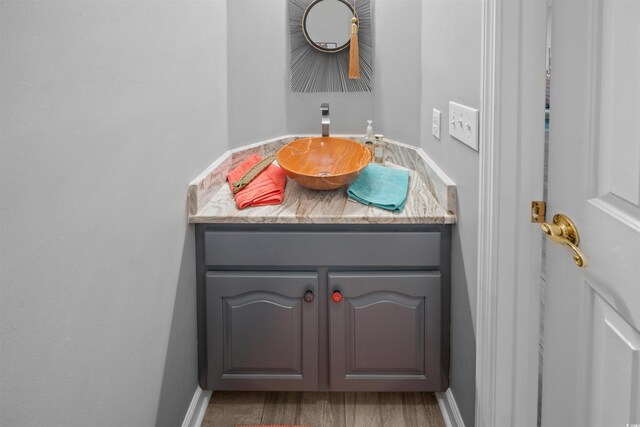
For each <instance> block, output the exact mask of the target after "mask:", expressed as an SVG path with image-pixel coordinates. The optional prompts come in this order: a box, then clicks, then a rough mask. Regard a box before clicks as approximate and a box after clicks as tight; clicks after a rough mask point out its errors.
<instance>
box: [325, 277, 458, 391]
mask: <svg viewBox="0 0 640 427" xmlns="http://www.w3.org/2000/svg"><path fill="white" fill-rule="evenodd" d="M335 291H339V292H341V294H342V301H340V302H334V301H331V302H330V309H329V313H330V318H329V322H330V354H331V366H330V372H331V389H332V390H334V391H359V390H385V391H418V390H419V391H427V390H429V391H431V390H442V389H443V387H444V386H445V384H446V379H443V378H442V369H441V364H440V362H441V357H440V354H441V345H440V344H441V337H440V326H441V310H440V301H441V300H440V296H441V295H440V292H441V289H440V273H439V272H416V273H403V272H394V273H380V272H375V273H330V274H329V292H330V293H333V292H335Z"/></svg>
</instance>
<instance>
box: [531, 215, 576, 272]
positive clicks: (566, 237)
mask: <svg viewBox="0 0 640 427" xmlns="http://www.w3.org/2000/svg"><path fill="white" fill-rule="evenodd" d="M540 228H541V229H542V232H543V233H544V234H546V235H547V236H549V237H550V238H551V240H553V241H555V242H558V243H562V244H563V245H567V246H569V247H570V248H571V250H572V251H573V253H574V255H573V260H574V261H575V263H576V265H577V266H578V267H586V266H587V259H586V257H585V256H584V253H582V251H581V250H580V248H578V246H579V245H580V235H579V234H578V229H577V228H576V226H575V224H574V223H573V221H571V219H570V218H569V217H568V216H566V215H563V214H556V215H554V216H553V223H551V224H549V223H548V222H543V223H542V224H540Z"/></svg>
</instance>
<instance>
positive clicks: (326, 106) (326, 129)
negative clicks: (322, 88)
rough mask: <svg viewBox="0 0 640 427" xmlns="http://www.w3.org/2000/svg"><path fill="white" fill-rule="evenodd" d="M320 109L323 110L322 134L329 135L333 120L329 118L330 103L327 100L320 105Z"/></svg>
mask: <svg viewBox="0 0 640 427" xmlns="http://www.w3.org/2000/svg"><path fill="white" fill-rule="evenodd" d="M320 111H321V112H322V136H323V137H328V136H329V126H330V125H331V120H330V119H329V103H327V102H325V103H323V104H322V105H320Z"/></svg>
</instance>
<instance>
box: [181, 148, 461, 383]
mask: <svg viewBox="0 0 640 427" xmlns="http://www.w3.org/2000/svg"><path fill="white" fill-rule="evenodd" d="M293 139H295V137H283V138H278V139H274V140H270V141H265V142H264V143H260V144H256V145H253V146H249V147H245V148H242V149H239V150H236V151H233V152H228V153H226V154H225V155H224V156H222V157H221V158H220V159H218V161H216V162H215V163H214V164H213V165H212V166H211V167H210V168H208V169H207V170H206V171H204V172H203V173H202V174H201V175H200V176H199V177H198V178H196V180H194V181H193V182H192V184H191V186H190V192H189V200H190V222H192V223H195V224H196V244H197V247H196V253H197V280H198V284H197V286H198V292H197V298H198V344H199V380H200V385H201V387H202V388H203V389H212V390H274V391H275V390H287V391H312V390H319V391H361V390H362V391H365V390H366V391H444V390H446V389H447V387H448V381H449V305H450V303H449V296H450V252H451V251H450V240H451V236H450V233H451V230H450V228H451V224H453V223H454V222H455V185H454V184H453V183H452V182H451V181H450V180H449V179H448V178H447V177H446V175H444V174H443V173H442V171H440V170H439V169H438V168H437V166H436V165H435V164H433V162H431V160H430V159H429V158H428V157H427V156H426V155H425V154H424V153H422V152H421V150H417V149H415V148H413V147H410V146H406V145H404V144H400V143H396V142H393V141H389V142H388V150H387V155H388V158H387V161H388V162H393V163H395V164H396V165H399V166H402V167H406V168H408V169H410V170H411V178H410V182H411V184H410V191H409V197H408V199H407V203H406V206H405V208H404V210H403V211H402V212H400V213H392V212H388V211H384V210H381V209H377V208H371V207H368V206H364V205H360V204H358V203H355V202H351V201H348V200H347V198H346V191H345V189H338V190H333V191H314V190H309V189H306V188H304V187H301V186H299V185H297V184H296V183H295V182H293V181H289V182H288V184H287V190H286V192H285V200H284V202H283V204H282V205H278V206H265V207H258V208H248V209H244V210H242V211H240V210H238V209H236V208H235V204H234V202H233V198H232V196H231V191H230V190H229V188H228V185H227V184H226V183H225V182H224V176H226V173H227V172H228V171H229V170H231V169H232V168H233V167H234V166H235V165H236V164H238V163H239V162H241V161H242V160H243V159H244V158H246V157H247V156H248V155H250V154H253V153H257V154H260V155H263V156H265V155H269V154H271V153H273V152H274V151H275V150H277V148H279V147H280V146H281V145H283V144H285V143H287V142H288V141H291V140H293Z"/></svg>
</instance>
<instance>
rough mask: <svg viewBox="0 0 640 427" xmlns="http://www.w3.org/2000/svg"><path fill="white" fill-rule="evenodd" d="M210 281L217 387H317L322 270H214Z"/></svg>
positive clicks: (210, 333) (210, 338) (210, 325)
mask: <svg viewBox="0 0 640 427" xmlns="http://www.w3.org/2000/svg"><path fill="white" fill-rule="evenodd" d="M206 282H207V306H208V307H209V308H210V312H209V316H208V325H207V326H208V329H207V330H208V334H207V341H208V342H209V343H215V344H214V345H212V346H211V351H210V352H209V366H210V369H211V368H212V369H213V371H212V372H211V373H212V375H211V378H212V386H213V388H214V389H217V390H263V389H269V390H291V389H295V390H315V389H316V388H317V385H318V304H317V303H315V301H314V300H315V295H316V294H317V293H318V275H317V273H288V272H287V273H282V272H278V273H274V272H215V271H214V272H209V273H207V279H206ZM305 294H307V300H306V301H305V299H304V296H305ZM312 299H313V300H312Z"/></svg>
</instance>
